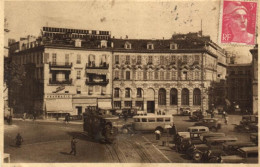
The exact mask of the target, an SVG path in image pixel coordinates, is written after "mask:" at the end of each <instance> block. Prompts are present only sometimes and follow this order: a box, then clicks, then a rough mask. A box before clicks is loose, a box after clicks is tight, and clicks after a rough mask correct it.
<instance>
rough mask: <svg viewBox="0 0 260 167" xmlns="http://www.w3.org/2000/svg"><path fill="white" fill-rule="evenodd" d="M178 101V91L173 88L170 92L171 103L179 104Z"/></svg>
mask: <svg viewBox="0 0 260 167" xmlns="http://www.w3.org/2000/svg"><path fill="white" fill-rule="evenodd" d="M177 103H178V91H177V89H175V88H173V89H171V92H170V105H177Z"/></svg>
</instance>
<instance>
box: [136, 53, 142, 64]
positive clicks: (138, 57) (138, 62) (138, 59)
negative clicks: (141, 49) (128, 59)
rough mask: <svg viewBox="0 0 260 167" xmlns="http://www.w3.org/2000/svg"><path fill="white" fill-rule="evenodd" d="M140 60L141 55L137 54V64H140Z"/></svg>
mask: <svg viewBox="0 0 260 167" xmlns="http://www.w3.org/2000/svg"><path fill="white" fill-rule="evenodd" d="M141 62H142V56H140V55H139V56H137V64H141Z"/></svg>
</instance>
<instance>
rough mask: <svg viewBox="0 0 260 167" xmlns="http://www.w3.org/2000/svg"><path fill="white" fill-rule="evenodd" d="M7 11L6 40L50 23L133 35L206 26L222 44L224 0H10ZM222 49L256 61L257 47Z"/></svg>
mask: <svg viewBox="0 0 260 167" xmlns="http://www.w3.org/2000/svg"><path fill="white" fill-rule="evenodd" d="M4 13H5V18H6V19H7V22H8V28H9V30H10V32H9V33H8V34H5V40H6V41H7V39H8V38H13V39H16V40H18V39H19V38H20V37H24V36H27V35H35V36H38V35H40V29H41V28H42V27H43V26H51V27H66V28H75V29H77V28H78V29H87V30H105V31H111V35H112V36H115V37H116V38H120V37H122V38H125V36H126V35H127V36H128V38H131V39H163V38H165V39H169V38H171V36H172V34H174V33H188V32H198V31H200V30H201V29H202V31H203V35H210V37H211V39H212V40H213V41H214V42H216V43H218V42H217V39H218V26H219V13H220V1H193V2H191V1H162V0H142V1H136V0H132V1H129V0H125V1H122V0H108V1H101V0H93V1H92V0H88V1H73V2H72V1H70V2H68V1H48V2H47V1H36V2H35V1H6V2H5V9H4ZM201 21H202V24H201ZM201 25H202V26H201ZM223 47H224V48H227V49H228V50H232V51H233V50H234V52H237V53H239V54H240V58H239V59H241V60H239V62H241V63H247V62H250V61H251V55H250V54H249V52H248V50H249V49H250V48H252V46H250V47H245V46H243V47H241V46H236V47H230V46H228V47H226V46H223ZM241 57H242V58H241Z"/></svg>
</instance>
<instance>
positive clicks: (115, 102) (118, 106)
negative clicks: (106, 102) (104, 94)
mask: <svg viewBox="0 0 260 167" xmlns="http://www.w3.org/2000/svg"><path fill="white" fill-rule="evenodd" d="M114 107H115V108H119V109H120V108H121V101H114Z"/></svg>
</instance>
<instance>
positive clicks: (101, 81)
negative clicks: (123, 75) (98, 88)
mask: <svg viewBox="0 0 260 167" xmlns="http://www.w3.org/2000/svg"><path fill="white" fill-rule="evenodd" d="M108 83H109V79H106V80H100V81H98V80H88V79H87V80H86V85H107V84H108Z"/></svg>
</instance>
